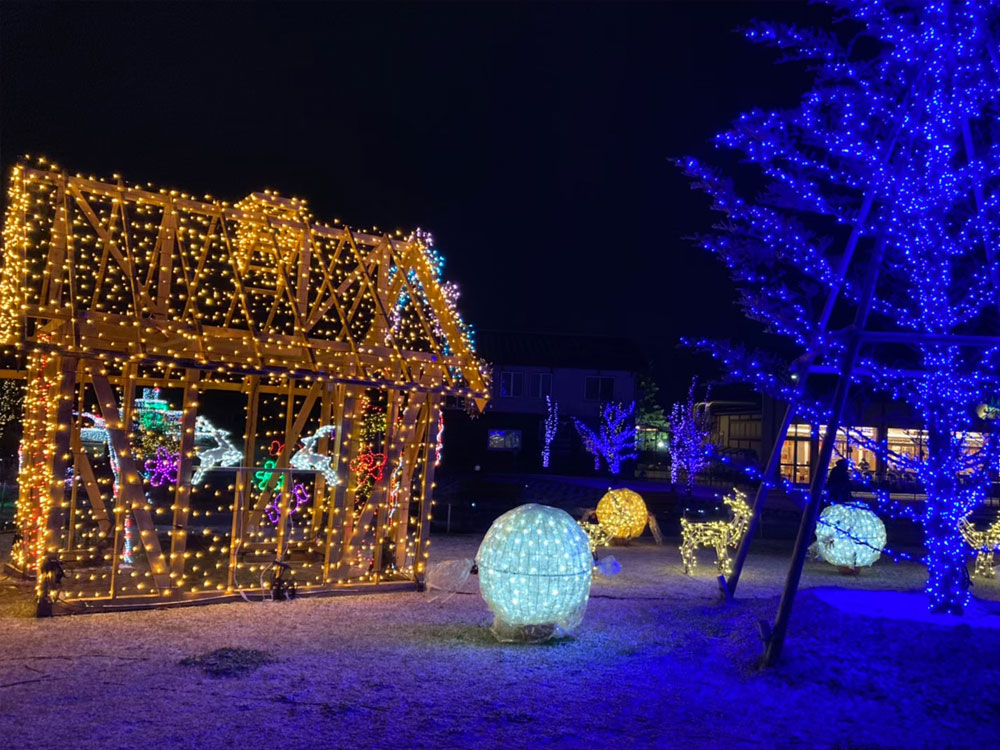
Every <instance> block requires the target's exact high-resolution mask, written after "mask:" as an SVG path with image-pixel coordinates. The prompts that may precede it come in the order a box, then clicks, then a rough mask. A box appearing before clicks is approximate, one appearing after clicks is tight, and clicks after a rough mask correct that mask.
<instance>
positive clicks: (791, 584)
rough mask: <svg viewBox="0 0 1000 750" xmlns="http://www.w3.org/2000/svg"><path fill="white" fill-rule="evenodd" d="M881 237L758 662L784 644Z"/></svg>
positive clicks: (772, 657)
mask: <svg viewBox="0 0 1000 750" xmlns="http://www.w3.org/2000/svg"><path fill="white" fill-rule="evenodd" d="M885 242H886V241H885V239H880V240H879V242H878V244H877V245H876V246H875V251H874V253H873V254H872V258H871V261H870V266H869V269H868V276H867V278H866V279H865V286H864V290H863V292H862V296H861V299H860V300H859V302H858V309H857V312H856V313H855V315H854V326H853V330H852V331H851V333H850V335H849V336H848V340H847V346H846V347H845V350H844V359H843V362H842V364H841V373H840V379H839V380H838V381H837V389H836V391H835V392H834V397H833V409H832V413H831V415H830V421H829V424H827V426H826V434H825V436H824V437H823V447H822V448H821V449H820V454H819V462H818V463H817V465H816V472H815V473H814V474H813V477H812V484H811V485H810V487H809V501H808V502H807V503H806V507H805V510H804V511H803V513H802V521H801V523H800V524H799V533H798V536H797V537H796V539H795V550H794V552H793V553H792V565H791V567H790V568H789V570H788V577H787V578H786V579H785V588H784V590H783V591H782V593H781V601H780V602H779V604H778V614H777V617H776V618H775V621H774V627H773V628H769V627H767V626H766V624H762V626H763V630H764V632H763V636H764V640H765V642H766V644H767V647H766V649H765V651H764V658H763V661H762V665H763V666H765V667H772V666H774V664H775V663H776V662H777V660H778V657H780V656H781V649H782V647H783V646H784V645H785V635H786V633H787V631H788V620H789V618H790V617H791V614H792V604H793V602H794V600H795V593H796V591H798V588H799V580H800V579H801V578H802V568H803V566H804V565H805V561H806V552H807V551H808V549H809V544H810V543H811V542H812V535H813V528H814V527H815V525H816V516H817V514H818V511H819V504H820V501H821V500H822V497H823V490H824V489H825V488H826V472H827V468H828V467H829V465H830V458H831V456H832V455H833V447H834V445H835V444H836V442H837V430H838V429H839V427H840V421H841V418H842V417H843V414H844V406H845V405H846V404H847V395H848V393H849V392H850V389H851V371H852V370H853V369H854V362H855V360H857V357H858V351H859V350H860V349H861V332H862V330H863V329H864V326H865V323H866V321H867V320H868V312H869V310H871V306H872V299H873V298H874V296H875V283H876V282H877V281H878V275H879V266H881V264H882V251H883V250H884V249H885Z"/></svg>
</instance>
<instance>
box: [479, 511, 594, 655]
mask: <svg viewBox="0 0 1000 750" xmlns="http://www.w3.org/2000/svg"><path fill="white" fill-rule="evenodd" d="M476 564H477V566H478V568H479V587H480V590H481V591H482V594H483V598H484V599H485V600H486V603H487V605H489V608H490V611H491V612H493V615H494V621H493V634H494V635H495V636H496V637H497V639H498V640H501V641H528V642H530V641H544V640H547V639H548V638H551V637H552V636H554V635H562V634H564V633H568V632H570V631H571V630H572V629H573V628H575V627H576V626H577V625H579V624H580V621H581V620H582V619H583V613H584V611H585V610H586V608H587V599H588V598H589V596H590V573H591V569H592V567H593V565H594V558H593V556H592V555H591V552H590V545H589V541H588V539H587V534H586V533H585V532H584V531H583V529H581V528H580V526H579V524H578V523H577V522H576V521H575V520H573V517H572V516H570V515H569V513H567V512H566V511H564V510H559V509H558V508H552V507H549V506H548V505H536V504H534V503H532V504H529V505H522V506H520V507H518V508H514V509H513V510H511V511H508V512H506V513H504V514H503V515H502V516H500V517H499V518H498V519H497V520H496V521H494V522H493V525H492V526H490V530H489V531H488V532H486V537H485V538H484V539H483V543H482V544H481V545H480V547H479V552H478V553H477V554H476Z"/></svg>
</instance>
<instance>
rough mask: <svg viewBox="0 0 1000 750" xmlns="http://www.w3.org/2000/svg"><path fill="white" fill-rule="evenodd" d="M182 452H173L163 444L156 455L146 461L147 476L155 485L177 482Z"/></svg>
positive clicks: (160, 485)
mask: <svg viewBox="0 0 1000 750" xmlns="http://www.w3.org/2000/svg"><path fill="white" fill-rule="evenodd" d="M180 458H181V454H180V453H171V452H170V451H168V450H167V449H166V448H164V447H163V446H162V445H161V446H160V447H159V448H157V449H156V455H155V456H154V457H153V458H150V459H148V460H147V461H146V476H147V477H149V483H150V484H151V485H153V486H154V487H162V486H163V485H164V484H176V483H177V468H178V465H179V464H180Z"/></svg>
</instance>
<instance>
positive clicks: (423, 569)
mask: <svg viewBox="0 0 1000 750" xmlns="http://www.w3.org/2000/svg"><path fill="white" fill-rule="evenodd" d="M440 410H441V402H440V400H436V401H434V402H432V406H431V409H430V414H429V415H428V420H429V428H428V430H427V438H426V440H425V441H424V446H425V449H424V476H423V482H422V483H421V488H420V498H419V502H420V530H419V532H418V533H417V538H416V541H415V550H414V555H413V578H414V580H415V581H416V583H417V587H418V588H420V589H422V588H423V587H424V585H425V580H426V576H427V561H428V559H429V557H430V553H429V552H428V549H427V548H428V545H430V536H431V508H432V505H433V502H434V460H433V459H432V458H431V451H432V443H431V441H432V440H436V436H435V435H434V425H436V424H437V420H438V414H439V412H440ZM408 512H409V511H408V510H407V513H408ZM404 541H405V540H404ZM400 551H401V549H400V547H399V545H397V547H396V560H397V565H399V567H400V569H401V570H402V566H403V563H402V562H400V560H399V555H400ZM402 553H403V555H404V561H405V546H404V547H403V548H402Z"/></svg>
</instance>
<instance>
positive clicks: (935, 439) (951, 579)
mask: <svg viewBox="0 0 1000 750" xmlns="http://www.w3.org/2000/svg"><path fill="white" fill-rule="evenodd" d="M929 435H930V439H929V441H928V445H927V448H928V456H927V471H926V472H925V477H926V478H925V480H924V481H925V488H924V490H925V492H926V493H927V500H926V503H925V506H924V522H923V524H924V534H925V544H926V547H927V552H926V563H927V586H926V588H925V591H926V592H927V595H928V596H929V597H930V602H931V603H930V609H931V611H932V612H938V613H945V614H952V615H960V614H962V612H963V610H964V609H965V605H966V604H968V600H969V587H968V575H967V572H966V569H965V564H966V558H967V553H966V545H965V540H964V539H963V538H962V534H961V532H960V531H959V528H958V522H959V520H960V519H961V518H962V516H963V515H964V514H963V513H962V512H961V508H962V507H963V506H962V504H961V503H960V502H959V499H960V488H959V485H958V472H959V470H960V469H961V462H960V460H961V454H959V455H958V456H956V455H955V453H956V451H955V445H954V442H955V441H954V439H953V437H952V435H951V433H950V432H948V431H947V430H943V429H940V428H938V427H936V426H934V425H932V426H931V428H930V430H929Z"/></svg>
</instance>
